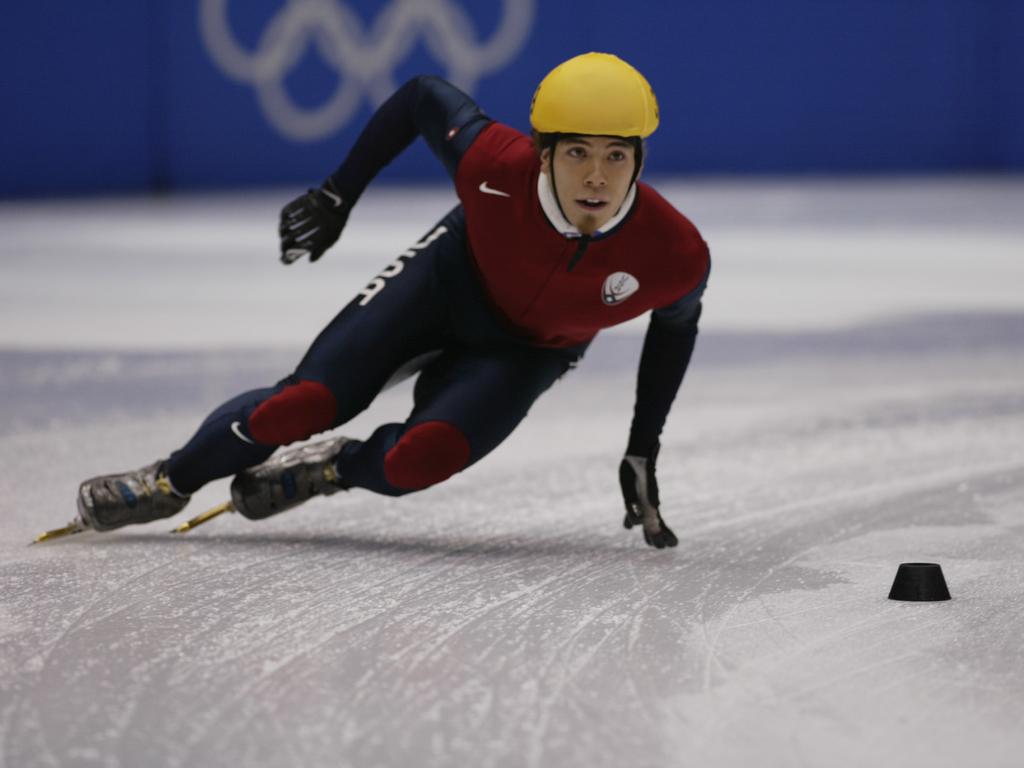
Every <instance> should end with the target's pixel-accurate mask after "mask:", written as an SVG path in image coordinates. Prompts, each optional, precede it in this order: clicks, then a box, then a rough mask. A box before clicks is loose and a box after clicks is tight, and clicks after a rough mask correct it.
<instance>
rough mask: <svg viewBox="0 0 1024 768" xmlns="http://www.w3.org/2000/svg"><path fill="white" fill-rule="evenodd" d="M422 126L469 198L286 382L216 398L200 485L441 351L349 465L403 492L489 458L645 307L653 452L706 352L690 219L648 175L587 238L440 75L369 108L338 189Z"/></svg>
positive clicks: (345, 416) (386, 490)
mask: <svg viewBox="0 0 1024 768" xmlns="http://www.w3.org/2000/svg"><path fill="white" fill-rule="evenodd" d="M417 136H422V137H423V138H424V139H425V140H426V142H427V144H428V145H429V146H430V147H431V149H432V150H433V151H434V153H435V154H436V155H437V156H438V158H439V159H440V160H441V161H442V163H443V164H444V166H445V168H446V169H447V170H448V172H449V174H450V175H451V176H452V178H453V180H454V182H455V188H456V191H457V192H458V196H459V199H460V202H461V204H460V205H458V206H457V207H456V208H454V209H453V210H452V211H451V212H449V213H448V214H447V215H446V216H445V217H444V218H443V219H442V220H441V221H440V222H438V223H437V224H436V225H435V226H434V227H432V228H431V229H430V230H429V231H428V232H427V233H426V235H425V236H424V237H423V238H422V239H421V240H420V241H419V242H418V243H416V244H415V245H413V246H412V247H411V248H410V249H408V250H407V251H405V252H404V253H402V254H401V255H400V256H399V257H398V259H397V260H396V261H395V262H394V263H392V264H391V265H389V266H388V267H386V268H385V269H384V270H383V271H382V272H381V273H380V275H378V276H377V277H375V278H374V279H373V281H371V282H370V283H369V284H368V286H367V287H366V289H364V290H363V291H362V292H360V293H359V294H358V295H357V296H356V297H355V298H354V299H353V300H352V302H351V303H349V304H348V306H346V307H345V308H344V309H343V310H342V311H341V312H340V313H339V314H338V315H337V317H335V318H334V320H332V321H331V323H330V324H328V326H327V327H326V328H325V329H324V330H323V331H322V332H321V333H320V335H319V336H318V337H317V338H316V340H315V341H314V342H313V344H312V346H311V347H310V349H309V350H308V351H307V353H306V354H305V356H304V357H303V358H302V360H301V361H300V363H299V365H298V366H297V367H296V369H295V371H294V372H293V373H292V374H291V375H290V376H288V377H286V378H285V379H283V380H282V381H280V382H278V384H277V385H276V386H273V387H267V388H263V389H256V390H252V391H250V392H245V393H243V394H241V395H239V396H237V397H235V398H232V399H231V400H229V401H228V402H227V403H225V404H224V405H222V406H220V407H219V408H218V409H217V410H215V411H214V412H213V413H212V414H210V416H209V417H208V418H207V419H206V421H204V422H203V424H202V425H201V426H200V428H199V430H198V431H197V432H196V434H195V435H194V436H193V437H192V438H191V440H190V441H189V442H188V443H187V444H186V445H185V446H184V447H183V448H182V449H180V450H178V451H176V452H175V453H174V454H172V456H171V458H170V460H169V463H168V467H167V469H168V474H169V476H170V478H171V481H172V483H173V484H174V486H175V487H176V488H177V489H178V490H180V491H181V492H183V493H192V492H193V491H195V490H197V489H198V488H199V487H200V486H202V485H204V484H205V483H207V482H209V481H210V480H213V479H215V478H218V477H224V476H227V475H231V474H235V473H237V472H238V471H240V470H242V469H244V468H245V467H248V466H252V465H253V464H257V463H260V462H262V461H264V460H266V459H267V458H268V457H269V456H270V454H271V453H273V451H274V450H275V449H276V448H277V447H278V446H281V445H285V444H288V443H291V442H294V441H297V440H304V439H306V438H309V437H311V436H312V435H314V434H316V433H319V432H323V431H325V430H328V429H333V428H335V427H337V426H340V425H341V424H344V423H345V422H347V421H349V420H350V419H352V418H353V417H354V416H356V415H357V414H358V413H360V412H361V411H363V410H364V409H365V408H367V407H368V406H369V405H370V403H371V402H372V401H373V400H374V398H375V397H376V396H377V395H378V394H379V393H380V392H381V390H382V389H383V388H384V387H385V385H386V384H387V382H388V381H389V379H391V377H392V376H393V375H394V374H395V372H396V371H398V370H400V369H402V368H403V366H407V365H409V364H410V362H412V361H416V360H427V361H428V362H426V364H425V366H424V367H423V368H422V370H421V372H420V374H419V377H418V379H417V381H416V385H415V389H414V404H413V409H412V412H411V413H410V414H409V416H408V418H407V419H406V420H405V421H404V422H401V423H392V424H385V425H383V426H381V427H379V428H378V429H377V430H376V431H374V433H373V434H372V435H371V436H370V437H369V438H367V439H366V440H364V441H352V442H350V443H347V444H346V445H345V448H344V450H343V451H342V454H341V455H340V456H339V457H338V459H337V469H338V472H339V475H340V477H341V478H342V482H343V483H344V484H345V485H346V486H348V487H360V488H367V489H369V490H372V491H375V492H378V493H383V494H388V495H401V494H405V493H409V492H411V491H416V490H420V489H423V488H426V487H429V486H432V485H435V484H436V483H439V482H441V481H443V480H445V479H446V478H448V477H450V476H451V475H453V474H455V473H456V472H459V471H461V470H463V469H465V468H466V467H468V466H469V465H471V464H473V463H475V462H476V461H478V460H480V459H481V458H483V457H484V456H485V455H487V454H488V453H489V452H490V451H492V450H493V449H494V448H495V447H497V446H498V445H499V444H500V443H501V442H502V441H503V440H504V439H505V438H506V437H508V435H509V434H510V433H511V432H512V430H513V429H515V427H516V426H517V425H518V424H519V422H520V421H522V419H523V418H524V417H525V416H526V414H527V412H528V411H529V409H530V407H531V405H532V404H533V402H534V401H535V400H536V399H537V397H539V396H540V394H541V393H542V392H544V391H545V390H546V389H548V388H549V387H550V386H551V385H552V384H553V383H554V382H555V381H556V380H557V379H559V378H560V377H561V376H562V375H563V374H565V373H566V371H567V370H568V369H569V368H571V367H573V366H574V365H575V364H576V362H577V361H578V360H579V358H580V357H581V356H582V355H583V353H584V351H585V349H586V347H587V345H588V344H589V343H590V341H591V340H592V339H593V338H594V336H595V335H596V334H597V333H598V332H599V331H600V330H601V329H602V328H607V327H609V326H612V325H616V324H618V323H622V322H625V321H627V320H629V319H631V318H634V317H637V316H639V315H641V314H644V313H646V312H651V318H650V322H649V325H648V329H647V335H646V338H645V342H644V349H643V353H642V355H641V361H640V370H639V376H638V383H637V397H636V405H635V409H634V418H633V423H632V426H631V429H630V436H629V442H628V446H627V452H628V453H631V454H635V455H641V456H645V455H650V453H651V452H652V451H653V450H654V447H655V446H656V444H657V441H658V437H659V435H660V433H661V430H662V428H663V426H664V423H665V419H666V417H667V415H668V412H669V410H670V408H671V405H672V401H673V399H674V398H675V395H676V391H677V390H678V388H679V385H680V383H681V382H682V379H683V376H684V374H685V372H686V368H687V365H688V364H689V360H690V356H691V354H692V352H693V347H694V341H695V338H696V335H697V323H698V319H699V317H700V310H701V296H702V294H703V291H704V287H705V285H706V282H707V277H708V272H709V269H710V260H709V255H708V249H707V246H706V244H705V243H704V241H703V240H702V239H701V237H700V235H699V233H698V232H697V230H696V228H695V227H694V226H693V224H691V223H690V221H689V220H687V219H686V218H685V217H684V216H683V215H682V214H680V213H679V212H678V211H676V210H675V208H673V207H672V206H671V205H670V204H669V203H668V202H666V201H665V200H664V199H663V198H662V197H661V196H660V195H658V193H657V192H655V191H654V190H653V189H652V188H651V187H649V186H647V185H646V184H643V183H639V182H638V183H637V184H636V186H635V189H633V190H631V191H630V194H629V195H628V196H627V199H626V202H625V203H624V204H623V208H622V210H620V211H619V212H618V213H617V214H616V216H614V217H613V219H612V221H611V222H610V223H609V224H608V225H606V226H605V227H604V228H602V230H600V231H598V232H597V233H595V234H594V235H593V236H592V238H591V239H590V240H589V242H583V245H584V248H582V249H581V248H580V245H581V238H580V235H579V233H578V232H577V231H575V229H574V228H573V227H572V225H571V224H569V223H568V222H567V221H565V219H564V217H563V216H561V214H560V210H559V209H558V208H557V204H556V203H554V202H553V200H554V198H553V196H552V195H551V193H550V191H549V190H548V189H546V187H545V184H546V183H547V179H545V178H543V176H542V174H541V173H540V163H539V159H538V156H537V152H536V150H535V149H534V146H533V143H532V141H531V140H530V139H529V138H528V137H526V136H524V135H523V134H521V133H519V132H518V131H515V130H513V129H512V128H509V127H508V126H505V125H502V124H500V123H497V122H494V121H492V120H490V119H489V118H488V117H486V115H484V114H483V113H482V112H481V111H480V109H479V107H478V106H477V105H476V104H475V103H474V102H473V101H472V100H471V99H470V98H469V97H468V96H466V95H465V94H463V93H462V92H461V91H459V90H458V89H456V88H455V87H453V86H452V85H450V84H448V83H446V82H444V81H443V80H441V79H439V78H434V77H420V78H415V79H413V80H411V81H409V82H408V83H406V84H405V85H404V86H403V87H402V88H400V89H399V90H398V91H397V92H396V93H395V94H394V96H392V98H391V99H389V100H388V101H387V102H386V103H385V104H384V105H383V106H382V107H381V108H380V109H379V110H378V111H377V112H376V114H375V115H374V116H373V117H372V118H371V120H370V122H369V124H368V125H367V127H366V128H365V129H364V131H363V133H362V134H361V136H360V138H359V139H358V140H357V142H356V144H355V145H354V147H353V149H352V151H351V152H350V153H349V156H348V157H347V158H346V160H345V162H344V163H342V165H341V166H340V167H339V168H338V170H337V171H336V172H335V173H334V174H332V176H331V181H332V183H333V186H334V187H335V189H336V190H338V191H340V192H341V194H342V195H343V196H344V198H345V199H346V201H347V202H348V204H349V205H352V204H354V203H355V201H356V200H358V198H359V196H360V195H361V194H362V192H363V190H364V189H365V188H366V186H367V185H368V184H369V183H370V181H371V180H372V179H373V177H374V176H375V175H376V174H377V172H379V170H380V169H381V168H383V167H384V166H385V165H386V164H387V163H389V162H390V161H391V160H392V159H393V158H394V157H395V156H397V155H398V153H400V152H401V151H402V150H403V149H405V147H407V146H408V145H409V144H410V143H411V142H412V141H413V140H414V139H415V138H416V137H417Z"/></svg>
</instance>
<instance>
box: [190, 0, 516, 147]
mask: <svg viewBox="0 0 1024 768" xmlns="http://www.w3.org/2000/svg"><path fill="white" fill-rule="evenodd" d="M228 2H229V0H201V5H200V7H199V27H200V32H201V34H202V37H203V42H204V43H205V45H206V48H207V50H208V52H209V53H210V56H211V57H212V58H213V60H214V61H215V62H216V63H217V65H218V66H219V67H220V68H221V69H222V70H223V71H224V73H225V74H227V75H228V76H229V77H231V78H233V79H235V80H237V81H239V82H242V83H247V84H248V85H251V86H253V87H254V88H255V89H256V92H257V97H258V100H259V103H260V108H261V109H262V110H263V113H264V115H265V116H266V118H267V120H268V121H269V122H270V124H271V125H273V126H274V128H276V129H277V130H278V131H279V132H280V133H281V134H283V135H284V136H287V137H288V138H290V139H294V140H296V141H315V140H317V139H322V138H324V137H326V136H330V135H331V134H333V133H335V132H336V131H337V130H338V129H340V128H342V127H343V126H344V125H345V124H346V123H348V121H349V120H351V119H352V116H353V115H354V114H355V112H356V110H358V109H359V106H360V104H361V102H362V99H363V97H364V95H365V96H366V97H367V98H369V100H370V101H371V102H372V103H373V104H374V105H375V106H379V105H380V104H382V103H383V102H384V101H385V100H386V99H387V98H388V97H389V96H390V95H391V94H392V93H394V92H395V90H396V89H397V88H398V86H399V85H400V83H396V82H394V75H393V71H394V69H395V67H397V66H398V64H400V63H401V62H402V61H403V60H404V59H405V58H406V57H407V56H408V55H409V53H410V51H411V50H412V48H413V46H415V45H416V43H417V42H419V41H420V40H421V39H422V40H423V42H424V45H425V47H426V48H427V50H428V51H429V52H430V54H431V55H432V56H433V57H434V58H435V59H436V60H437V61H439V62H442V63H443V64H444V65H445V66H446V67H447V72H446V75H447V77H448V79H449V80H450V81H452V82H453V83H454V84H455V85H457V86H459V87H460V88H462V89H463V90H464V91H466V92H467V93H472V92H473V90H474V87H475V86H476V84H477V83H478V82H479V80H480V78H481V77H483V76H484V75H486V74H488V73H490V72H493V71H495V70H497V69H500V68H501V67H503V66H505V65H506V64H508V63H509V62H510V61H511V60H512V59H513V58H514V57H515V56H516V54H518V53H519V51H520V50H521V49H522V46H523V44H524V43H525V42H526V38H527V36H528V35H529V32H530V28H531V27H532V25H533V9H534V0H502V19H501V23H500V24H499V25H498V28H497V30H496V31H495V32H494V34H493V35H492V36H491V37H490V39H489V40H487V41H486V42H480V43H478V42H477V41H476V35H475V30H474V28H473V24H472V21H471V20H470V19H469V17H468V16H467V15H466V13H465V11H464V10H463V9H462V8H460V7H459V6H458V5H456V4H454V3H452V2H450V1H449V0H394V1H393V2H391V3H390V4H388V5H387V6H386V7H385V8H384V9H383V10H382V11H381V12H380V14H379V15H378V16H377V18H376V19H375V20H374V21H373V23H372V24H370V25H368V26H367V27H365V28H364V24H363V22H362V20H361V19H360V17H359V16H358V15H357V14H356V13H355V12H353V11H352V9H350V8H349V7H348V5H346V4H345V2H343V0H286V2H285V3H284V4H283V6H282V7H281V9H280V10H279V11H278V12H277V14H276V15H275V16H274V17H273V18H272V19H271V20H270V22H269V23H268V24H267V26H266V27H265V29H264V30H263V33H262V35H261V36H260V39H259V42H258V44H257V45H256V48H255V50H252V51H249V50H246V49H245V48H243V47H242V46H241V45H239V43H238V41H237V40H236V38H235V36H234V34H233V33H232V31H231V27H230V23H229V21H228ZM310 44H313V45H314V46H315V49H316V51H317V52H318V53H319V55H320V57H321V58H322V59H323V61H324V63H325V64H327V65H328V66H330V67H333V68H334V70H335V71H336V72H337V73H338V75H339V78H338V85H337V87H336V88H335V90H334V93H333V94H331V96H330V97H329V98H328V99H327V100H326V101H325V102H324V103H323V104H320V105H318V106H315V107H312V108H303V107H300V106H298V105H296V104H295V102H294V101H293V100H292V98H291V97H290V95H289V94H288V90H287V88H286V87H285V83H284V81H285V78H286V77H287V75H288V73H289V72H290V71H291V70H292V69H293V68H294V67H295V66H296V65H297V64H298V63H299V61H300V59H301V58H302V56H303V54H304V53H305V51H306V47H307V46H308V45H310Z"/></svg>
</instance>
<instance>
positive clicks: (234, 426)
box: [231, 421, 256, 445]
mask: <svg viewBox="0 0 1024 768" xmlns="http://www.w3.org/2000/svg"><path fill="white" fill-rule="evenodd" d="M231 431H232V432H234V433H235V437H237V438H238V439H239V440H241V441H242V442H243V443H248V444H249V445H256V441H255V440H250V439H249V438H248V437H246V436H245V435H243V434H242V422H240V421H232V422H231Z"/></svg>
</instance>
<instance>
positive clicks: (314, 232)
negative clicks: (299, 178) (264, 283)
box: [278, 179, 351, 264]
mask: <svg viewBox="0 0 1024 768" xmlns="http://www.w3.org/2000/svg"><path fill="white" fill-rule="evenodd" d="M350 210H351V206H349V205H348V203H346V201H345V200H344V199H343V198H342V196H341V195H340V194H339V193H338V191H337V190H336V189H335V188H334V185H333V184H332V183H331V180H330V179H328V180H327V181H326V182H324V185H323V186H322V187H320V188H319V189H311V190H309V191H308V192H306V194H304V195H300V196H299V197H297V198H295V199H294V200H292V201H291V202H290V203H288V205H286V206H285V207H284V208H282V209H281V223H280V225H279V227H278V234H279V235H280V236H281V261H283V262H284V263H285V264H291V263H293V262H295V261H298V260H299V259H301V258H302V257H303V256H308V257H309V260H310V261H316V260H317V259H319V258H320V257H321V256H323V255H324V251H326V250H327V249H328V248H330V247H331V246H332V245H334V243H335V242H337V240H338V237H339V236H340V235H341V230H342V229H344V228H345V222H346V221H348V214H349V211H350Z"/></svg>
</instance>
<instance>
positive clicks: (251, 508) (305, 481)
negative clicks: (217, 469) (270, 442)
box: [231, 437, 349, 520]
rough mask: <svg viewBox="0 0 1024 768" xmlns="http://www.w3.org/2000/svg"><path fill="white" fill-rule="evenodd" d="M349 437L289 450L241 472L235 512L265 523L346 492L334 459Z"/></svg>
mask: <svg viewBox="0 0 1024 768" xmlns="http://www.w3.org/2000/svg"><path fill="white" fill-rule="evenodd" d="M347 442H349V438H347V437H336V438H333V439H331V440H321V441H320V442H318V443H311V444H309V445H302V446H299V447H297V448H290V449H288V450H284V451H281V452H280V453H277V454H275V455H274V456H271V457H270V458H269V459H267V460H266V461H265V462H263V463H262V464H259V465H257V466H255V467H249V468H248V469H245V470H242V471H241V472H239V473H238V474H237V475H235V479H234V480H233V481H232V483H231V501H232V504H233V505H234V508H235V510H236V511H238V512H240V513H241V514H242V515H243V516H245V517H248V518H249V519H250V520H262V519H263V518H265V517H270V516H271V515H276V514H277V513H278V512H284V511H285V510H287V509H291V508H292V507H297V506H298V505H299V504H302V503H303V502H306V501H308V500H309V499H311V498H313V497H314V496H330V495H331V494H333V493H337V492H338V491H343V490H347V488H346V487H345V486H344V485H342V484H341V480H340V478H339V477H338V473H337V471H336V470H335V468H334V459H335V458H336V457H337V456H338V453H339V452H340V451H341V448H342V446H344V445H345V443H347Z"/></svg>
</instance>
